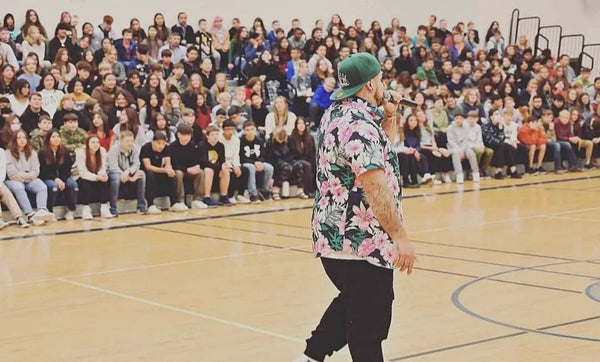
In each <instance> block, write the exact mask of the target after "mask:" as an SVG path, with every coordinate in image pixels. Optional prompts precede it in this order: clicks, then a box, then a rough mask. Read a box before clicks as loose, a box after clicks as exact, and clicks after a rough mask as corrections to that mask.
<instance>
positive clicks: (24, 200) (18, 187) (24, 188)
mask: <svg viewBox="0 0 600 362" xmlns="http://www.w3.org/2000/svg"><path fill="white" fill-rule="evenodd" d="M4 183H5V184H6V187H8V189H9V190H10V192H12V193H13V194H14V195H15V198H16V199H17V202H18V203H19V206H20V207H21V210H23V212H24V213H25V214H29V213H30V212H32V211H33V208H32V207H31V202H29V197H27V193H28V192H32V193H34V194H35V204H36V206H37V208H38V209H45V208H46V204H47V201H48V188H47V187H46V184H44V182H43V181H42V180H40V179H39V178H36V179H35V180H33V181H29V182H27V183H23V182H20V181H13V180H6V181H5V182H4Z"/></svg>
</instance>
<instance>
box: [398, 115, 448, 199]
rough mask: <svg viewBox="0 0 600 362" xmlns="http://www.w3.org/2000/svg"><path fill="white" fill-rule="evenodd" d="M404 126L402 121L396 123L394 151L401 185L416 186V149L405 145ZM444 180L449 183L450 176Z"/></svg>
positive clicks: (417, 182) (417, 184) (417, 183)
mask: <svg viewBox="0 0 600 362" xmlns="http://www.w3.org/2000/svg"><path fill="white" fill-rule="evenodd" d="M413 117H414V116H413ZM404 127H406V124H405V123H404V122H401V123H400V124H398V132H397V135H396V142H394V151H395V152H396V154H397V155H398V162H399V163H400V171H401V172H400V173H401V174H402V186H403V187H406V188H418V187H420V186H419V181H418V179H417V158H416V156H415V152H416V150H415V149H414V148H411V147H407V146H406V145H405V142H404V141H405V136H404V135H405V132H404ZM444 182H446V183H450V182H452V180H451V179H450V177H448V179H447V180H446V179H444Z"/></svg>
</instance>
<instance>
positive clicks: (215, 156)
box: [198, 126, 232, 208]
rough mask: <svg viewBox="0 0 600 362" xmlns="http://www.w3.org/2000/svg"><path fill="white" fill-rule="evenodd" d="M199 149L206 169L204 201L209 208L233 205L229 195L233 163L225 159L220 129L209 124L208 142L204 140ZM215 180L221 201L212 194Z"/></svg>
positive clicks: (203, 167) (201, 162) (202, 163)
mask: <svg viewBox="0 0 600 362" xmlns="http://www.w3.org/2000/svg"><path fill="white" fill-rule="evenodd" d="M198 149H199V151H200V160H201V161H200V165H201V166H202V169H203V170H204V199H202V202H204V204H206V206H208V207H209V208H214V207H217V206H218V205H223V206H231V205H232V204H231V202H230V201H229V197H227V193H228V189H229V179H230V175H229V173H230V170H231V167H232V166H231V165H230V164H229V163H227V162H226V160H225V146H223V144H222V143H221V142H219V129H218V128H217V127H215V126H208V128H207V129H206V142H202V143H201V144H200V145H199V146H198ZM213 181H218V183H216V182H215V183H214V185H215V187H214V188H217V186H216V185H218V189H219V195H220V196H219V201H218V202H217V201H215V200H213V199H212V197H211V196H210V193H211V191H212V190H213Z"/></svg>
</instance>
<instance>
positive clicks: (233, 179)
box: [219, 107, 250, 204]
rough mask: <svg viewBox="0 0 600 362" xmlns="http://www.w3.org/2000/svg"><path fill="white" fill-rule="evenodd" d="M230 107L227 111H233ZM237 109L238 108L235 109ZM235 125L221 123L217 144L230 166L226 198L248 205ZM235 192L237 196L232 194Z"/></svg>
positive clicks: (228, 122)
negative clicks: (223, 148) (222, 149)
mask: <svg viewBox="0 0 600 362" xmlns="http://www.w3.org/2000/svg"><path fill="white" fill-rule="evenodd" d="M233 108H234V107H231V108H230V109H229V110H230V111H231V109H233ZM236 108H238V109H239V107H236ZM235 130H236V124H235V122H234V121H233V120H231V119H228V120H225V122H223V132H222V133H221V135H220V136H219V142H221V143H222V144H223V146H225V162H227V163H228V164H229V165H230V173H231V175H230V182H229V191H228V194H227V196H228V197H229V201H230V202H231V203H232V204H235V203H238V202H239V203H240V204H249V203H250V200H249V199H247V198H246V197H245V196H244V190H246V187H247V186H248V170H247V169H245V168H243V167H242V163H241V162H240V138H239V137H238V136H236V135H235ZM235 191H237V196H235V197H234V193H235Z"/></svg>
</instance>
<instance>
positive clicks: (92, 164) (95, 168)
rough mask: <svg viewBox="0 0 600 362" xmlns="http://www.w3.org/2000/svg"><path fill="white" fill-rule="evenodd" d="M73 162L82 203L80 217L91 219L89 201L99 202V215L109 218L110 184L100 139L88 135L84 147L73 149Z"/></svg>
mask: <svg viewBox="0 0 600 362" xmlns="http://www.w3.org/2000/svg"><path fill="white" fill-rule="evenodd" d="M75 164H76V165H77V176H76V177H77V179H76V181H77V184H78V185H79V193H78V202H79V203H80V204H82V205H83V208H82V210H81V218H82V219H83V220H91V219H92V209H91V208H90V203H93V202H99V203H100V216H101V217H102V218H103V219H110V218H112V217H113V214H111V212H110V206H109V204H108V199H109V196H110V184H109V182H108V174H107V173H106V150H105V149H104V148H102V147H100V140H99V139H98V136H96V135H90V136H89V137H88V139H87V140H86V142H85V147H83V148H79V149H77V151H75Z"/></svg>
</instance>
